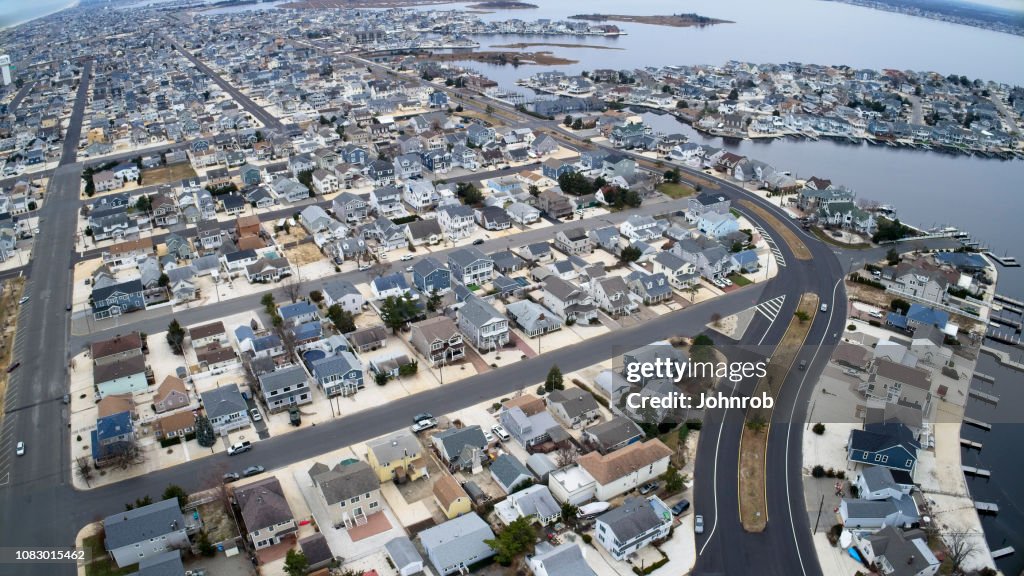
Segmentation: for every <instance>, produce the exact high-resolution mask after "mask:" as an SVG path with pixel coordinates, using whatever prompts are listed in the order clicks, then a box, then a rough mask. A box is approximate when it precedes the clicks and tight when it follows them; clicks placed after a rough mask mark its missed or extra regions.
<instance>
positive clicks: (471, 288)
mask: <svg viewBox="0 0 1024 576" xmlns="http://www.w3.org/2000/svg"><path fill="white" fill-rule="evenodd" d="M466 289H467V290H469V291H470V292H476V291H477V290H479V289H480V286H478V285H476V284H469V285H467V286H466Z"/></svg>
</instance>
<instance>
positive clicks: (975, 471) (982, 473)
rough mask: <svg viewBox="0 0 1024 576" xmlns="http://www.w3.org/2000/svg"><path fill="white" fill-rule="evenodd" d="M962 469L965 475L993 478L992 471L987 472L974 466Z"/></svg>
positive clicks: (962, 467)
mask: <svg viewBox="0 0 1024 576" xmlns="http://www.w3.org/2000/svg"><path fill="white" fill-rule="evenodd" d="M960 469H961V470H963V471H964V474H970V475H971V476H979V477H981V478H991V477H992V471H991V470H986V469H984V468H975V467H974V466H961V467H960Z"/></svg>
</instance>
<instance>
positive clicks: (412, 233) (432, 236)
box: [405, 218, 444, 246]
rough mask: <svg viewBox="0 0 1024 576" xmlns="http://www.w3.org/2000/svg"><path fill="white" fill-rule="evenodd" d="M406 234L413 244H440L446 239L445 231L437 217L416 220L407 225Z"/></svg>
mask: <svg viewBox="0 0 1024 576" xmlns="http://www.w3.org/2000/svg"><path fill="white" fill-rule="evenodd" d="M405 236H406V238H407V240H408V241H409V242H412V245H413V246H423V245H433V244H439V243H440V242H441V240H443V239H444V232H443V231H442V230H441V225H440V224H438V222H437V219H436V218H432V219H429V220H414V221H412V222H409V223H408V224H406V225H405Z"/></svg>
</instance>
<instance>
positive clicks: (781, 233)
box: [738, 200, 811, 260]
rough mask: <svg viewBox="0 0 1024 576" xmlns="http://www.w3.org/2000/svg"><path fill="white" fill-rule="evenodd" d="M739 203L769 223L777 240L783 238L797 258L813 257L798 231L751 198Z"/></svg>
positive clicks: (808, 258)
mask: <svg viewBox="0 0 1024 576" xmlns="http://www.w3.org/2000/svg"><path fill="white" fill-rule="evenodd" d="M738 203H739V205H740V206H743V207H744V208H746V209H747V210H750V211H751V212H754V213H755V214H757V215H758V216H759V217H760V218H761V219H762V220H764V221H765V223H766V224H768V228H771V232H772V233H773V234H775V239H776V241H778V240H782V241H783V242H785V243H786V245H787V246H789V249H790V250H792V251H793V257H794V258H796V259H797V260H810V259H811V251H810V250H808V248H807V245H806V244H804V242H803V240H801V239H800V238H798V237H797V235H796V233H795V232H793V231H792V230H790V229H789V227H788V226H786V225H785V224H783V223H782V222H780V221H779V219H778V218H776V217H775V216H774V215H772V214H771V213H770V212H768V211H767V210H765V209H764V208H762V207H760V206H758V205H757V204H754V203H753V202H751V201H750V200H740V201H739V202H738Z"/></svg>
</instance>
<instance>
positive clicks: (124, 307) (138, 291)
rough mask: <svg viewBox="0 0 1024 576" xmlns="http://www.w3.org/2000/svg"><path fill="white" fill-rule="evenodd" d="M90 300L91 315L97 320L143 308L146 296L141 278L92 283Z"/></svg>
mask: <svg viewBox="0 0 1024 576" xmlns="http://www.w3.org/2000/svg"><path fill="white" fill-rule="evenodd" d="M90 302H91V304H92V313H93V316H95V318H96V319H97V320H102V319H104V318H110V317H112V316H120V315H122V314H127V313H129V312H134V311H136V310H144V309H145V308H146V297H145V295H144V290H143V286H142V280H139V279H134V280H127V281H125V282H119V283H116V284H109V285H106V286H99V287H97V286H95V285H93V289H92V295H91V296H90Z"/></svg>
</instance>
